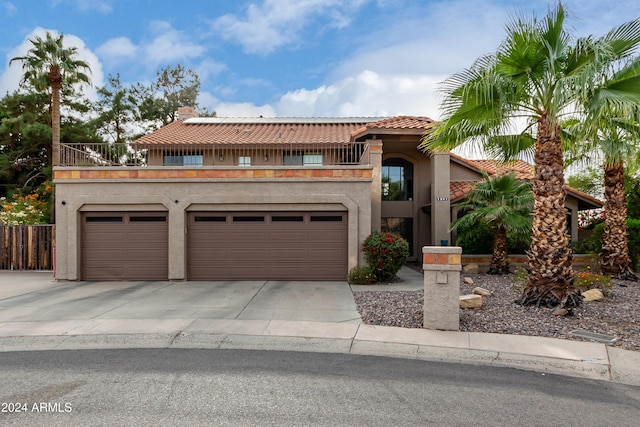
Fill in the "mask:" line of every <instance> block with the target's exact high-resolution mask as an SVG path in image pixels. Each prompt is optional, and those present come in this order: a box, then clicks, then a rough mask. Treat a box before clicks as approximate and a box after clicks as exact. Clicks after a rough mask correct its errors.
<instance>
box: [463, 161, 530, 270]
mask: <svg viewBox="0 0 640 427" xmlns="http://www.w3.org/2000/svg"><path fill="white" fill-rule="evenodd" d="M482 175H483V177H484V181H483V182H480V183H478V184H476V186H475V188H474V189H473V190H471V192H470V193H469V194H468V196H467V199H466V200H465V201H464V202H461V203H458V204H456V205H455V207H457V208H461V209H462V210H463V212H464V211H467V213H466V214H465V215H464V216H463V217H461V218H459V219H457V220H456V221H454V222H453V223H452V224H451V229H455V228H458V227H460V228H464V229H466V230H477V229H479V228H481V227H479V226H481V225H484V224H487V225H489V226H490V227H491V228H492V229H493V233H494V237H493V255H492V258H491V266H490V267H489V271H488V273H489V274H508V273H509V257H508V256H509V247H508V244H507V236H508V235H512V236H514V237H516V238H522V237H523V236H524V235H526V236H528V235H529V233H530V231H531V208H532V207H533V193H532V191H531V183H529V182H523V181H518V180H517V179H516V177H515V175H514V174H513V173H510V174H508V175H502V176H498V177H495V178H492V179H490V178H489V176H488V175H487V174H486V173H484V172H483V174H482Z"/></svg>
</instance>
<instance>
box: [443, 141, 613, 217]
mask: <svg viewBox="0 0 640 427" xmlns="http://www.w3.org/2000/svg"><path fill="white" fill-rule="evenodd" d="M450 155H451V158H453V159H455V160H457V161H458V162H459V163H465V164H467V166H470V167H471V168H472V169H475V170H477V171H478V172H480V171H484V172H486V173H487V174H488V175H489V176H495V175H504V174H507V173H511V172H513V173H514V174H515V176H516V178H517V179H522V180H530V179H533V174H534V167H533V165H532V164H530V163H527V162H525V161H524V160H516V161H513V162H507V163H503V162H500V161H497V160H468V159H465V158H464V157H461V156H458V155H456V154H453V153H450ZM471 184H472V183H469V182H467V181H462V182H452V183H451V185H450V200H452V201H453V200H454V199H458V198H460V197H462V196H464V195H465V194H466V193H468V192H469V191H471V189H472V185H471ZM566 188H567V193H570V194H572V195H573V196H574V197H576V198H578V199H581V202H584V203H580V207H581V208H582V209H590V208H595V207H602V206H603V203H602V201H600V200H598V199H597V198H595V197H593V196H591V195H589V194H587V193H584V192H582V191H580V190H577V189H575V188H573V187H570V186H568V185H567V186H566Z"/></svg>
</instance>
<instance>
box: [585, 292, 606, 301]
mask: <svg viewBox="0 0 640 427" xmlns="http://www.w3.org/2000/svg"><path fill="white" fill-rule="evenodd" d="M582 296H583V297H584V300H583V301H584V302H590V301H602V300H603V299H604V294H603V293H602V291H601V290H600V289H589V290H588V291H584V292H583V293H582Z"/></svg>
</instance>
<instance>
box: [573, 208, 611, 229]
mask: <svg viewBox="0 0 640 427" xmlns="http://www.w3.org/2000/svg"><path fill="white" fill-rule="evenodd" d="M605 215H606V212H605V210H604V208H598V209H589V210H586V211H578V227H579V228H581V229H583V230H584V229H588V230H591V229H593V227H594V226H595V225H596V224H599V223H601V222H604V219H605Z"/></svg>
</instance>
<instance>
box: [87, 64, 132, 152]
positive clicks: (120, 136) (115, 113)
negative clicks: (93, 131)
mask: <svg viewBox="0 0 640 427" xmlns="http://www.w3.org/2000/svg"><path fill="white" fill-rule="evenodd" d="M98 97H99V99H98V101H97V102H95V103H94V104H93V108H94V110H95V112H96V114H97V117H96V118H95V119H94V120H93V123H94V125H95V127H96V128H97V129H98V132H99V133H100V134H101V135H102V136H103V137H104V138H105V139H106V140H107V141H109V142H113V143H116V144H123V143H126V142H129V141H131V137H132V132H131V124H132V123H133V121H134V113H135V109H136V102H135V98H134V97H133V96H132V95H131V90H130V89H129V88H127V87H125V86H123V85H122V83H121V82H120V74H116V75H115V76H112V75H110V76H109V77H107V84H105V85H104V86H103V87H101V88H98Z"/></svg>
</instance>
